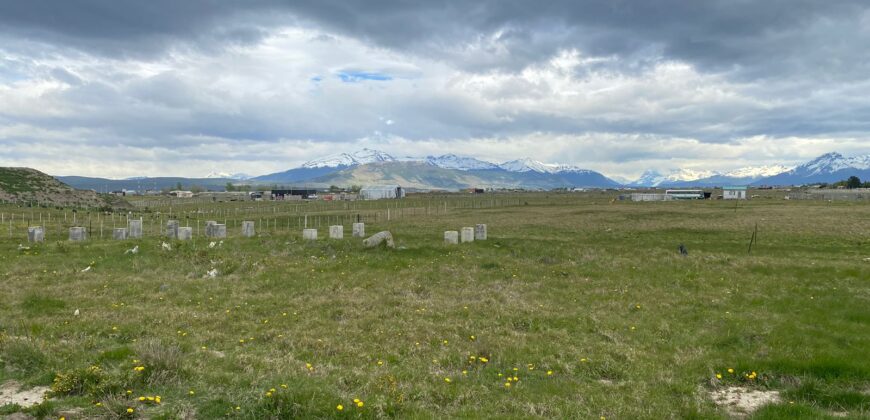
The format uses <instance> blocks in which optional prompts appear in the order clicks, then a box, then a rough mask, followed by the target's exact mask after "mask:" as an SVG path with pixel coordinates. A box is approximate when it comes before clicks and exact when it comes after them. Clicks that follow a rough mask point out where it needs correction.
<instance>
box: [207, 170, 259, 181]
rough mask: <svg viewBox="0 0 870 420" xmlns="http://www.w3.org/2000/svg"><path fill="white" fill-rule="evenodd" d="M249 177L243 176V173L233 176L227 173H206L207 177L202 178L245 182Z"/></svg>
mask: <svg viewBox="0 0 870 420" xmlns="http://www.w3.org/2000/svg"><path fill="white" fill-rule="evenodd" d="M250 177H251V176H250V175H248V174H245V173H241V172H239V173H235V174H233V173H229V172H219V171H211V172H209V173H208V175H206V176H204V177H203V178H210V179H212V178H221V179H224V178H226V179H239V180H245V179H249V178H250Z"/></svg>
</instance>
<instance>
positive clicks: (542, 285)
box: [0, 194, 870, 419]
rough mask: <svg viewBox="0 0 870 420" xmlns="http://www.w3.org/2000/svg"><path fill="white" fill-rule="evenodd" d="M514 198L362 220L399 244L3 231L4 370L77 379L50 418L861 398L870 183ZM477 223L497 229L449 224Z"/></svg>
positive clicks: (865, 386)
mask: <svg viewBox="0 0 870 420" xmlns="http://www.w3.org/2000/svg"><path fill="white" fill-rule="evenodd" d="M515 198H519V200H518V201H517V202H520V203H524V202H527V203H528V204H527V205H519V206H513V207H502V208H493V209H490V208H474V207H475V206H473V205H469V206H467V207H465V208H454V207H451V209H450V210H449V211H448V212H447V213H446V214H444V213H443V212H442V213H437V214H429V215H425V214H423V215H417V216H415V217H402V218H399V220H392V221H390V222H386V221H385V220H384V219H383V218H382V219H380V221H379V222H376V223H368V224H367V227H366V228H367V231H368V232H369V233H374V232H376V231H378V230H380V229H390V230H391V231H392V232H393V234H394V235H395V237H396V239H397V245H399V249H396V250H385V249H377V250H366V249H363V248H362V247H361V245H360V243H359V241H357V240H353V239H351V238H349V233H350V232H349V230H350V229H349V225H348V226H346V228H347V229H346V235H347V236H348V237H346V239H345V240H343V241H329V240H319V241H317V242H314V243H311V242H303V241H302V240H301V237H300V236H301V234H300V232H297V231H295V230H294V231H292V232H287V231H282V229H275V230H271V231H270V230H265V229H263V230H261V232H262V234H261V235H260V236H258V237H256V238H251V239H242V238H237V237H233V238H229V239H227V240H226V241H225V242H224V245H223V246H222V247H216V248H208V247H207V244H208V241H206V240H205V239H204V238H197V239H196V241H193V242H188V243H173V251H171V252H164V251H161V250H160V242H161V240H160V239H159V238H155V237H146V238H145V239H142V240H139V241H127V242H112V241H100V240H92V241H89V242H86V243H84V244H70V243H66V242H57V241H54V242H51V241H50V242H48V243H45V244H42V245H38V246H35V247H34V249H31V250H30V251H18V250H17V249H16V247H17V244H18V243H19V242H20V240H18V239H17V238H11V239H6V238H4V239H3V240H0V274H2V275H3V281H0V295H2V296H3V299H2V300H0V360H2V362H0V365H2V370H0V380H8V379H15V380H18V381H21V382H24V383H27V384H34V385H35V384H41V385H50V384H52V381H53V380H54V379H55V377H57V376H58V374H60V375H61V377H62V378H63V379H64V381H65V383H70V384H73V385H75V386H71V387H70V388H72V389H74V390H75V391H70V392H66V393H61V392H59V393H57V394H58V395H57V396H56V397H55V398H53V399H52V400H51V401H50V402H49V403H47V404H45V405H43V406H39V407H37V408H32V409H27V410H26V411H28V412H30V413H31V414H34V415H42V416H47V417H49V418H50V417H51V416H55V415H57V414H58V413H62V412H64V411H68V410H70V409H80V410H82V411H81V412H80V413H79V416H103V417H112V416H115V415H117V416H120V417H124V416H127V413H126V409H127V408H128V407H131V408H134V410H135V411H134V414H133V416H139V415H142V416H147V417H152V418H185V417H187V418H193V417H196V418H220V417H234V418H250V419H254V418H256V419H259V418H289V417H320V418H333V417H335V418H344V417H348V418H350V417H353V418H356V417H364V418H369V417H371V418H374V417H395V418H432V417H476V418H492V417H508V418H528V417H550V418H566V417H567V418H599V417H606V418H668V417H670V418H674V417H677V418H684V417H691V418H724V417H727V416H728V414H727V411H726V410H725V409H722V408H719V407H717V406H716V405H715V404H714V403H713V401H712V400H711V399H710V398H709V395H708V393H709V391H710V390H712V389H714V388H715V387H718V386H730V385H740V386H746V387H749V388H759V389H771V390H777V391H780V392H781V394H782V395H783V401H782V402H781V403H779V404H774V405H770V406H767V407H765V408H762V409H761V410H759V411H758V412H756V413H755V414H754V415H753V417H754V418H759V419H779V418H818V417H825V416H834V415H846V416H849V417H852V418H868V417H870V401H868V395H870V358H868V357H867V355H868V350H867V349H870V325H868V323H870V317H868V311H867V305H868V303H870V302H868V301H870V287H868V286H870V263H868V262H866V261H864V260H863V259H864V258H867V257H870V240H868V235H870V225H867V223H866V221H867V220H870V206H868V205H866V204H863V205H862V204H856V203H823V202H809V201H806V202H786V201H780V200H754V201H750V202H746V203H741V204H740V207H739V208H738V209H737V210H736V211H735V209H734V205H733V203H726V202H722V201H718V202H717V201H710V202H675V203H627V202H614V203H612V202H611V201H610V199H611V197H610V196H608V195H602V194H582V195H581V194H563V195H560V194H528V195H522V196H518V197H515ZM409 202H411V203H413V202H414V201H413V199H411V201H409ZM457 207H460V206H457ZM216 208H222V207H219V205H216ZM240 216H241V215H240ZM756 222H757V223H758V225H759V233H758V243H757V244H756V245H755V246H754V247H753V251H752V254H747V245H748V241H749V238H750V236H751V234H752V229H753V228H754V226H755V223H756ZM474 223H487V224H488V225H489V231H490V232H489V234H490V239H489V240H488V241H486V242H475V243H472V244H463V245H461V246H452V247H451V246H446V245H443V244H442V243H441V240H442V234H443V231H445V230H456V229H458V228H459V227H460V226H470V225H473V224H474ZM279 226H281V225H280V224H279ZM258 229H259V226H258ZM325 230H326V229H325V227H321V228H320V234H321V235H322V236H325V235H326V232H325ZM92 236H93V235H92ZM681 243H682V244H684V245H685V246H686V247H687V248H688V249H689V255H688V256H686V257H682V256H680V255H679V253H678V252H677V246H678V245H679V244H681ZM133 244H138V245H139V246H140V253H139V254H137V255H124V250H126V249H128V248H131V247H132V246H133ZM89 265H90V266H92V267H93V268H92V269H91V271H89V272H85V273H83V272H81V270H82V269H83V268H85V267H87V266H89ZM212 268H216V269H218V271H219V272H220V275H219V276H218V277H217V278H215V279H208V278H204V274H205V273H206V271H208V270H210V269H212ZM75 309H79V310H80V311H81V315H80V316H78V317H74V316H73V311H74V310H75ZM472 336H473V337H474V338H473V339H472ZM472 356H473V357H474V359H472V358H471V357H472ZM480 357H484V358H486V359H488V362H486V363H482V362H480ZM309 364H310V367H309ZM92 366H97V367H98V370H97V371H94V370H93V369H94V368H92ZM136 366H143V367H144V370H143V371H141V372H137V371H135V370H134V367H136ZM728 368H733V369H734V370H735V373H734V374H728V373H727V371H726V370H727V369H728ZM514 369H516V370H514ZM548 371H552V374H548ZM751 371H756V372H758V375H759V376H758V378H757V379H754V380H748V379H745V377H743V373H748V372H751ZM716 373H721V374H723V379H722V380H721V381H717V380H715V379H714V377H715V375H716ZM514 375H515V376H517V377H518V378H519V380H518V381H517V382H513V381H511V382H510V383H511V386H510V387H506V386H505V383H506V382H507V378H512V377H513V376H514ZM445 378H449V379H450V381H449V382H447V381H446V380H445ZM282 385H286V387H282ZM272 389H274V391H271V390H272ZM127 390H130V391H131V393H130V394H129V395H128V394H127ZM190 391H193V393H191V392H190ZM267 393H268V394H269V395H267ZM155 395H160V396H161V398H162V403H161V404H159V405H158V404H155V403H149V402H148V401H147V400H146V401H145V402H139V401H138V397H140V396H146V397H147V396H155ZM355 398H358V399H360V400H362V401H363V402H364V406H363V407H362V408H358V407H356V406H355V404H354V402H353V399H355ZM98 402H99V403H100V406H99V407H97V406H96V403H98ZM339 404H341V405H343V407H344V410H342V411H338V410H337V409H336V406H337V405H339ZM237 407H238V409H237ZM2 410H6V411H11V410H13V409H12V408H3V409H2ZM15 410H17V408H16V409H15ZM0 412H2V411H0Z"/></svg>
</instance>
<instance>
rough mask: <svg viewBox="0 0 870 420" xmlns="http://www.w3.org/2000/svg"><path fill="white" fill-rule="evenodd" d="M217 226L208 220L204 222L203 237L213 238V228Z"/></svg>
mask: <svg viewBox="0 0 870 420" xmlns="http://www.w3.org/2000/svg"><path fill="white" fill-rule="evenodd" d="M215 225H217V222H216V221H214V220H208V221H206V222H205V236H206V237H209V238H211V237H213V236H214V227H215Z"/></svg>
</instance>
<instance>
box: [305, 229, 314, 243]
mask: <svg viewBox="0 0 870 420" xmlns="http://www.w3.org/2000/svg"><path fill="white" fill-rule="evenodd" d="M302 239H307V240H309V241H316V240H317V229H302Z"/></svg>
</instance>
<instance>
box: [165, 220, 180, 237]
mask: <svg viewBox="0 0 870 420" xmlns="http://www.w3.org/2000/svg"><path fill="white" fill-rule="evenodd" d="M166 237H168V238H169V239H178V220H167V221H166Z"/></svg>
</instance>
